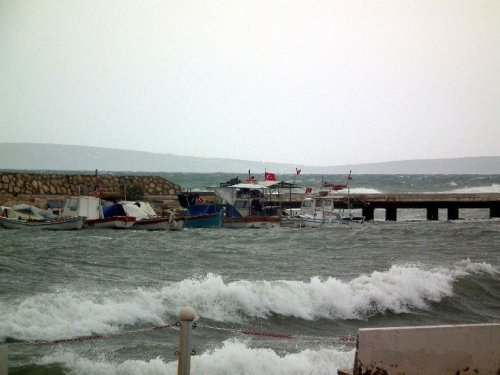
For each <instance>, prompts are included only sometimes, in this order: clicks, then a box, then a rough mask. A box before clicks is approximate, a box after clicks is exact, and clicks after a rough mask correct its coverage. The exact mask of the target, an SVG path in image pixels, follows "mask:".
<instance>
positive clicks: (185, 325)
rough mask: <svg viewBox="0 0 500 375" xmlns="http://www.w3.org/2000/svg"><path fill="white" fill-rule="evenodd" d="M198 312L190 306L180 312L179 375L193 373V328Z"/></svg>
mask: <svg viewBox="0 0 500 375" xmlns="http://www.w3.org/2000/svg"><path fill="white" fill-rule="evenodd" d="M195 317H196V312H195V311H194V310H193V309H192V308H191V307H189V306H184V307H183V308H182V309H181V311H180V312H179V320H180V321H181V330H180V335H179V362H178V366H177V374H178V375H189V373H190V371H191V326H192V324H193V320H194V318H195Z"/></svg>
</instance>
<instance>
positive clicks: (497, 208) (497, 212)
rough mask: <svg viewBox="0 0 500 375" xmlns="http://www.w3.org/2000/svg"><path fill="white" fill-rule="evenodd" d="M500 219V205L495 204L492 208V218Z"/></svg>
mask: <svg viewBox="0 0 500 375" xmlns="http://www.w3.org/2000/svg"><path fill="white" fill-rule="evenodd" d="M494 217H500V204H498V203H497V204H495V205H493V206H491V207H490V218H494Z"/></svg>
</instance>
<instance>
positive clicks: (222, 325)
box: [0, 174, 500, 374]
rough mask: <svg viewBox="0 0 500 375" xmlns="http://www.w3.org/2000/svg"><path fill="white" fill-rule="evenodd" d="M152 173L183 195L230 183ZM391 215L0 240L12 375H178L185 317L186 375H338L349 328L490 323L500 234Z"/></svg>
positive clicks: (455, 179)
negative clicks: (331, 222)
mask: <svg viewBox="0 0 500 375" xmlns="http://www.w3.org/2000/svg"><path fill="white" fill-rule="evenodd" d="M164 175H165V177H166V178H168V179H169V180H171V181H172V182H175V183H178V184H179V185H181V186H183V187H185V188H192V189H204V187H205V186H213V185H216V184H218V182H221V181H225V180H228V179H229V178H232V177H235V176H233V175H226V174H206V175H203V174H192V175H190V174H168V175H167V174H164ZM226 177H227V178H226ZM321 177H322V176H308V175H304V176H288V177H287V178H288V180H292V179H295V180H296V182H298V180H300V185H302V186H309V185H311V186H317V184H318V183H319V182H320V181H321ZM344 177H345V176H344ZM328 178H329V179H331V180H337V181H338V180H339V179H340V178H342V176H328ZM325 179H326V176H325ZM351 189H352V190H351V191H353V192H356V191H358V192H382V193H391V192H500V176H496V175H495V176H392V175H391V176H383V175H380V176H368V175H367V176H354V179H353V180H352V182H351ZM401 211H404V212H401V213H400V212H399V211H398V219H400V218H401V221H398V222H385V221H383V220H381V219H380V220H375V221H373V222H367V223H365V224H364V225H359V226H345V227H341V228H323V229H306V228H271V229H266V230H260V229H259V230H256V229H248V230H239V229H226V228H221V229H202V228H200V229H189V230H183V231H180V232H144V231H134V230H124V231H114V230H105V229H101V230H99V229H85V230H81V231H74V232H50V231H23V230H6V229H0V341H1V342H7V343H8V351H9V374H34V373H36V374H175V373H176V371H177V357H176V354H175V351H176V350H177V349H178V340H179V338H178V335H179V331H178V328H177V327H175V325H174V323H175V322H176V321H177V320H178V313H179V309H180V308H181V307H182V306H185V305H189V306H191V307H192V308H193V309H194V310H195V311H196V313H197V320H196V328H195V329H194V330H193V337H192V346H193V349H194V350H195V351H196V354H195V355H194V356H193V357H192V362H191V369H192V373H193V374H264V373H266V374H336V370H337V368H346V367H352V364H353V361H354V341H353V337H354V336H355V335H356V332H357V330H358V329H359V328H363V327H390V326H407V325H429V324H430V325H432V324H461V323H486V322H498V321H499V319H500V312H499V311H500V309H499V307H500V268H499V264H500V263H499V260H500V256H499V254H500V253H499V251H500V221H499V220H498V219H489V211H488V210H460V217H461V218H463V220H458V221H446V220H445V218H446V215H445V214H444V215H441V217H442V220H439V221H437V222H429V221H426V220H424V219H425V212H424V213H423V215H421V212H419V211H418V210H401ZM381 217H382V218H383V215H382V216H381ZM376 219H377V217H376ZM166 325H167V326H168V327H165V326H166ZM170 325H171V326H170ZM162 327H165V328H163V329H154V328H162ZM79 337H80V338H81V337H83V338H86V339H85V340H74V339H75V338H79ZM92 337H93V338H92ZM64 340H66V341H64Z"/></svg>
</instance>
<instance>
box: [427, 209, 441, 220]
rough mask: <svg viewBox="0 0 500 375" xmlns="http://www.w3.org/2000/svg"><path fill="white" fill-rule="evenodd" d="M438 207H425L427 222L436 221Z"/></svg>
mask: <svg viewBox="0 0 500 375" xmlns="http://www.w3.org/2000/svg"><path fill="white" fill-rule="evenodd" d="M438 210H439V209H438V207H427V220H438V219H439V213H438V212H439V211H438Z"/></svg>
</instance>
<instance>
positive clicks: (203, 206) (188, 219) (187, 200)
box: [177, 192, 224, 228]
mask: <svg viewBox="0 0 500 375" xmlns="http://www.w3.org/2000/svg"><path fill="white" fill-rule="evenodd" d="M177 198H178V200H179V203H180V205H181V207H182V208H184V210H185V211H184V212H183V215H182V219H183V220H184V228H220V227H221V226H222V222H223V219H224V209H223V207H222V206H221V205H220V204H216V203H205V201H204V200H203V198H202V197H201V196H200V195H199V194H197V193H193V192H182V193H179V194H177Z"/></svg>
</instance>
